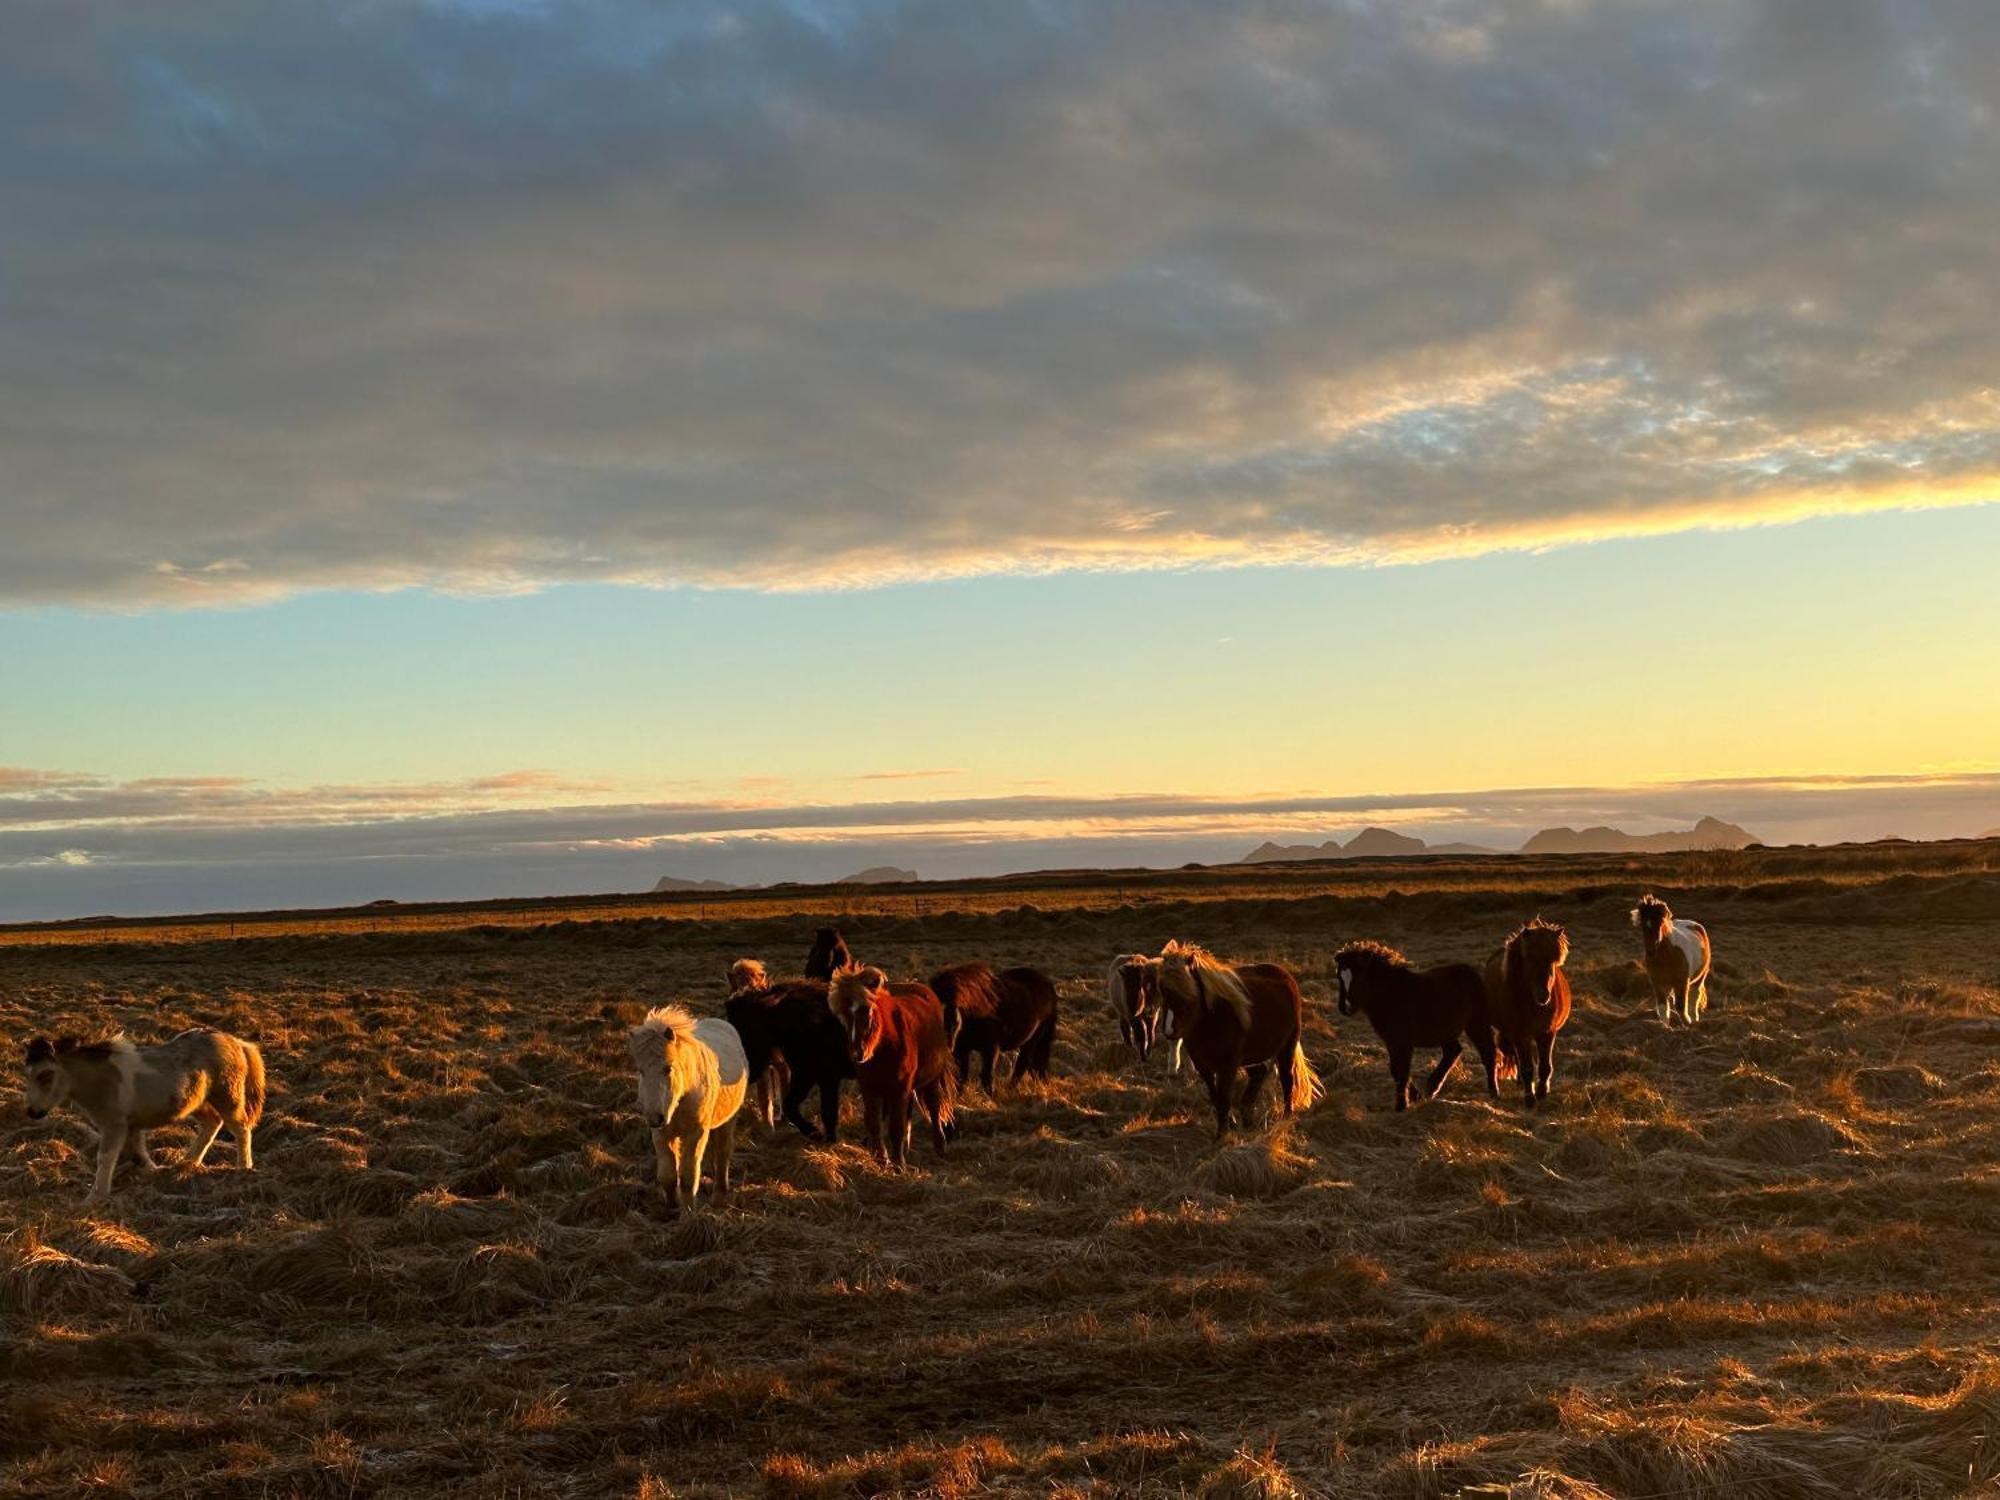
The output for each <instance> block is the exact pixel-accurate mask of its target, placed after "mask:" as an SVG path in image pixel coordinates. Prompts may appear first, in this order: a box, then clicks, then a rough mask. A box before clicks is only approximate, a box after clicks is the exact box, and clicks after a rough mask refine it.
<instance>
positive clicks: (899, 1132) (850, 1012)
mask: <svg viewBox="0 0 2000 1500" xmlns="http://www.w3.org/2000/svg"><path fill="white" fill-rule="evenodd" d="M827 1003H828V1005H829V1006H830V1007H831V1008H832V1011H833V1015H834V1019H835V1020H837V1021H839V1022H840V1024H841V1027H842V1028H843V1029H844V1030H845V1032H846V1033H847V1055H848V1058H849V1059H850V1060H851V1061H852V1062H853V1064H854V1078H855V1081H856V1082H857V1083H858V1084H859V1085H860V1086H861V1102H862V1106H863V1108H864V1110H865V1112H866V1117H867V1125H868V1144H869V1147H870V1149H872V1150H873V1151H874V1153H875V1159H876V1160H877V1161H879V1162H883V1163H885V1164H887V1163H889V1162H894V1164H895V1165H896V1166H897V1167H901V1166H902V1165H903V1164H904V1162H905V1161H906V1160H907V1158H908V1156H909V1152H910V1099H911V1096H912V1095H914V1096H915V1097H917V1098H918V1099H921V1100H922V1101H923V1105H924V1110H925V1112H926V1113H927V1114H928V1115H929V1116H930V1117H931V1139H932V1140H933V1141H935V1142H936V1143H937V1148H938V1154H939V1155H943V1154H944V1143H945V1132H946V1131H947V1129H949V1128H951V1127H952V1125H953V1119H952V1115H953V1105H954V1103H955V1101H956V1099H957V1095H958V1072H957V1069H956V1068H955V1067H954V1066H953V1064H952V1056H951V1044H950V1042H949V1040H948V1039H947V1037H946V1034H945V1029H944V1006H943V1005H942V1004H940V1003H939V1001H938V997H937V996H936V995H934V994H932V993H931V991H930V988H929V987H928V986H926V985H921V984H906V983H898V984H891V983H889V980H888V977H887V976H886V975H884V974H883V972H882V971H881V970H880V969H872V968H863V967H861V965H859V964H848V965H847V966H846V967H844V968H842V969H840V970H839V971H838V972H836V973H835V974H834V976H833V983H832V985H831V986H830V987H829V988H828V991H827ZM885 1125H886V1127H887V1145H886V1148H885V1145H884V1127H885Z"/></svg>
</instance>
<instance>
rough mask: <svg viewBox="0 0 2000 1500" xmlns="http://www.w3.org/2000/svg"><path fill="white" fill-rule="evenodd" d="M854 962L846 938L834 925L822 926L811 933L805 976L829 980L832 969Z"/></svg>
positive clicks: (832, 973) (832, 972) (831, 976)
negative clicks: (811, 943)
mask: <svg viewBox="0 0 2000 1500" xmlns="http://www.w3.org/2000/svg"><path fill="white" fill-rule="evenodd" d="M853 962H854V955H853V954H851V953H849V952H848V951H847V939H845V938H843V937H842V936H841V935H840V930H839V929H838V928H835V927H822V928H820V930H819V931H818V932H816V933H814V934H813V945H812V952H810V953H808V954H807V955H806V978H808V979H825V980H831V979H832V978H833V975H834V971H835V970H837V969H843V968H845V967H847V965H849V964H851V963H853Z"/></svg>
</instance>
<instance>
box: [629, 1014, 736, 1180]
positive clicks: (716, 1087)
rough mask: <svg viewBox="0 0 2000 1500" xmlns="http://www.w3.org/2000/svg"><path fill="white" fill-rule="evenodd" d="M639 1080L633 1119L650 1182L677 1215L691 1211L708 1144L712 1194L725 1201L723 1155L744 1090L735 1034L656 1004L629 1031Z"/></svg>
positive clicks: (731, 1137)
mask: <svg viewBox="0 0 2000 1500" xmlns="http://www.w3.org/2000/svg"><path fill="white" fill-rule="evenodd" d="M631 1047H632V1062H633V1065H634V1066H635V1067H636V1068H637V1069H638V1073H639V1113H640V1114H641V1115H643V1116H644V1117H645V1121H646V1125H647V1127H648V1128H649V1129H651V1131H652V1132H653V1175H654V1177H655V1178H656V1179H657V1180H658V1182H659V1184H660V1186H661V1187H662V1188H663V1189H665V1190H666V1192H667V1193H668V1195H669V1196H670V1197H671V1199H672V1201H673V1205H674V1207H675V1208H676V1209H681V1208H693V1207H694V1200H695V1194H696V1193H697V1192H699V1191H700V1188H701V1160H702V1155H703V1153H704V1152H705V1151H707V1149H708V1147H709V1145H710V1143H711V1142H713V1143H714V1147H715V1156H714V1158H713V1161H712V1164H711V1171H712V1173H713V1174H714V1177H715V1191H716V1192H717V1193H718V1194H719V1195H721V1196H723V1197H727V1196H728V1194H729V1154H730V1152H731V1151H732V1150H733V1149H734V1147H735V1145H736V1112H737V1111H738V1110H739V1109H741V1108H742V1107H743V1097H744V1095H745V1094H746V1093H747V1092H748V1091H749V1086H750V1064H749V1062H748V1061H747V1060H746V1059H745V1057H744V1055H743V1043H742V1041H741V1039H740V1038H738V1036H737V1035H736V1028H735V1027H734V1026H731V1025H730V1024H729V1023H728V1022H727V1021H719V1020H716V1019H715V1018H714V1017H713V1016H710V1017H707V1018H705V1019H703V1020H699V1021H697V1020H696V1019H695V1018H694V1016H693V1015H692V1014H691V1013H690V1012H688V1011H687V1010H686V1009H685V1008H684V1007H682V1006H679V1005H663V1006H660V1007H658V1008H657V1009H655V1010H652V1011H649V1012H648V1013H647V1015H646V1019H645V1020H643V1021H641V1022H640V1023H639V1024H638V1025H637V1026H634V1027H633V1028H632V1033H631Z"/></svg>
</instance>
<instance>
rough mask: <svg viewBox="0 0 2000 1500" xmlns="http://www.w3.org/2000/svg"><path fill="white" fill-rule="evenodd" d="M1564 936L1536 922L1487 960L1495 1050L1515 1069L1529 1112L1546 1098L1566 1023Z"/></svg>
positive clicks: (1566, 942) (1488, 1006) (1548, 924)
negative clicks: (1560, 1033)
mask: <svg viewBox="0 0 2000 1500" xmlns="http://www.w3.org/2000/svg"><path fill="white" fill-rule="evenodd" d="M1568 958H1569V934H1568V933H1566V932H1564V931H1563V930H1562V928H1560V927H1558V926H1557V925H1556V924H1555V923H1554V922H1544V921H1543V920H1542V919H1541V918H1540V917H1536V918H1535V919H1534V920H1533V921H1532V922H1524V923H1522V924H1521V926H1519V927H1517V928H1515V929H1514V931H1513V932H1512V933H1511V934H1509V936H1508V938H1507V941H1506V942H1504V943H1502V944H1501V945H1500V951H1499V952H1497V953H1495V954H1494V955H1493V956H1492V957H1491V958H1489V959H1487V960H1486V1011H1487V1016H1488V1019H1490V1020H1491V1021H1492V1023H1493V1030H1494V1033H1495V1036H1496V1038H1497V1039H1498V1041H1499V1043H1500V1050H1501V1051H1502V1052H1503V1053H1505V1054H1506V1055H1507V1056H1508V1057H1509V1058H1511V1059H1512V1060H1513V1062H1514V1064H1515V1066H1516V1067H1517V1068H1518V1069H1519V1070H1520V1074H1521V1088H1522V1092H1523V1093H1524V1094H1525V1096H1526V1098H1527V1103H1528V1108H1530V1109H1533V1108H1534V1107H1535V1105H1536V1104H1538V1103H1540V1102H1542V1101H1543V1100H1546V1099H1547V1098H1548V1097H1549V1080H1550V1079H1551V1078H1552V1077H1554V1076H1555V1050H1556V1033H1557V1032H1558V1031H1561V1030H1562V1029H1563V1023H1564V1022H1565V1021H1567V1020H1568V1019H1569V976H1568V975H1567V974H1565V973H1564V972H1563V963H1564V962H1565V961H1566V960H1567V959H1568Z"/></svg>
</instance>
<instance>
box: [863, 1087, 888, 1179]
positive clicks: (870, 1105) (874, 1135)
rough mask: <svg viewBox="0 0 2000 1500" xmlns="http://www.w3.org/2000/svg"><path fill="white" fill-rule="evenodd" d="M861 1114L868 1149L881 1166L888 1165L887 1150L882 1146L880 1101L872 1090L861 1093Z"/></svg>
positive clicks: (878, 1096) (864, 1090)
mask: <svg viewBox="0 0 2000 1500" xmlns="http://www.w3.org/2000/svg"><path fill="white" fill-rule="evenodd" d="M861 1113H862V1116H863V1118H864V1119H865V1121H866V1127H865V1128H866V1130H867V1134H868V1149H869V1150H870V1151H871V1152H873V1153H874V1155H875V1160H876V1161H878V1162H880V1163H881V1164H882V1165H883V1166H885V1167H886V1166H888V1165H889V1153H888V1150H887V1149H886V1148H885V1147H884V1146H883V1144H882V1099H881V1096H880V1095H878V1094H877V1093H876V1092H875V1090H873V1089H863V1090H862V1091H861Z"/></svg>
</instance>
